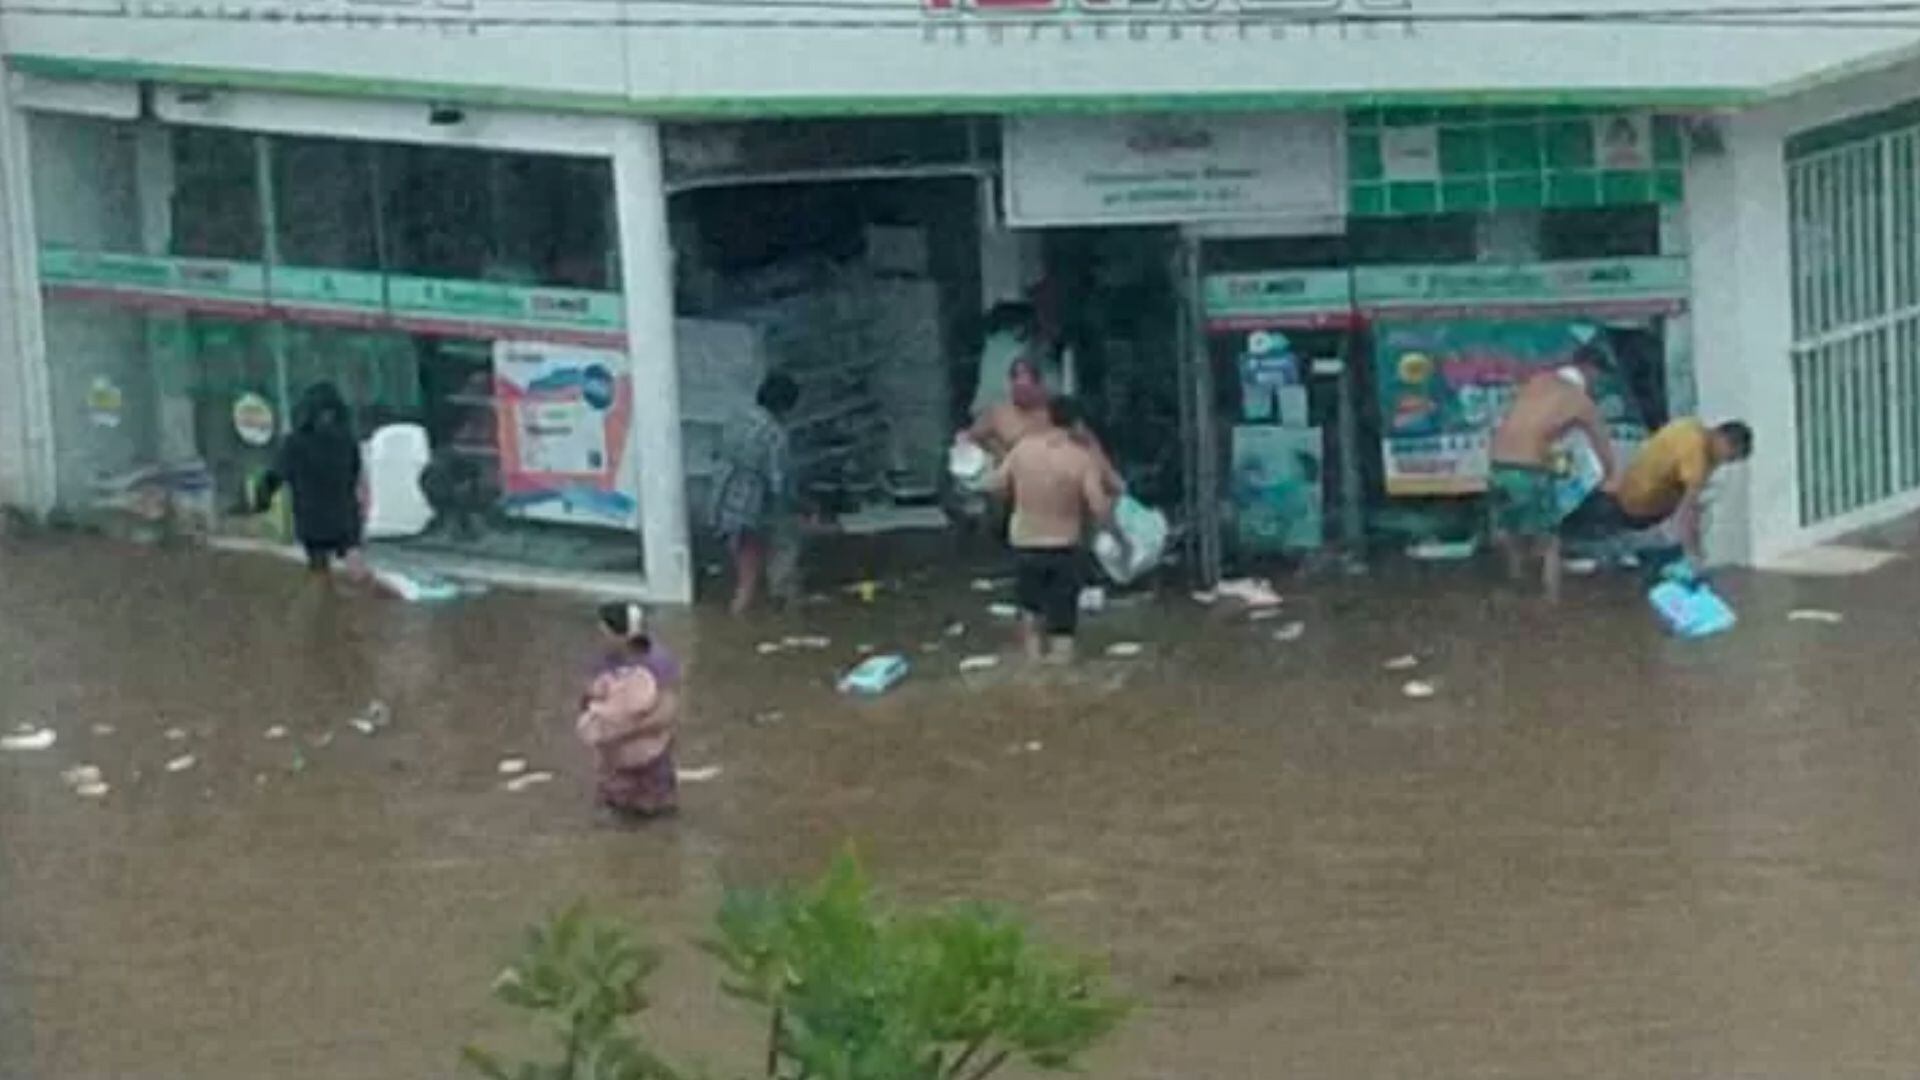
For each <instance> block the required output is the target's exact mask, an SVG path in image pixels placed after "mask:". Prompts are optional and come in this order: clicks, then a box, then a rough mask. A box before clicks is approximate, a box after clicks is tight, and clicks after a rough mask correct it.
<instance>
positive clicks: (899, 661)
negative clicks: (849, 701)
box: [840, 654, 907, 697]
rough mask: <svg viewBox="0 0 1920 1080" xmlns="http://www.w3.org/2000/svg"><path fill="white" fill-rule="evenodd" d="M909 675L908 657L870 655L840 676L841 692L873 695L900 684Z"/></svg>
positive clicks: (866, 695)
mask: <svg viewBox="0 0 1920 1080" xmlns="http://www.w3.org/2000/svg"><path fill="white" fill-rule="evenodd" d="M906 677H907V658H906V657H904V656H900V655H897V654H889V655H886V656H869V657H867V658H866V659H865V660H862V661H861V662H860V663H859V664H857V665H855V666H854V669H853V670H852V671H849V672H847V673H846V674H845V675H843V676H841V678H840V692H841V693H843V694H860V695H862V696H865V697H873V696H876V695H879V694H884V693H886V692H887V691H889V690H891V689H893V688H894V687H896V686H898V685H900V680H902V679H904V678H906Z"/></svg>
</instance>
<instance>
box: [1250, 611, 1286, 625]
mask: <svg viewBox="0 0 1920 1080" xmlns="http://www.w3.org/2000/svg"><path fill="white" fill-rule="evenodd" d="M1281 614H1282V612H1281V610H1280V609H1279V608H1277V607H1269V608H1256V609H1254V610H1253V611H1250V612H1248V613H1247V621H1248V622H1256V623H1262V622H1272V621H1273V620H1274V619H1277V618H1279V617H1280V616H1281Z"/></svg>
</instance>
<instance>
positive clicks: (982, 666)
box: [960, 655, 1000, 675]
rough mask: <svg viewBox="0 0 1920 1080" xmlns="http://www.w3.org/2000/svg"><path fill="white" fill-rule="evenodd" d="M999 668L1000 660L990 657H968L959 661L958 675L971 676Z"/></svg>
mask: <svg viewBox="0 0 1920 1080" xmlns="http://www.w3.org/2000/svg"><path fill="white" fill-rule="evenodd" d="M999 666H1000V658H999V657H997V656H991V655H982V656H969V657H967V658H966V659H965V660H962V661H960V674H962V675H971V674H973V673H975V672H980V671H992V670H993V669H994V668H997V667H999Z"/></svg>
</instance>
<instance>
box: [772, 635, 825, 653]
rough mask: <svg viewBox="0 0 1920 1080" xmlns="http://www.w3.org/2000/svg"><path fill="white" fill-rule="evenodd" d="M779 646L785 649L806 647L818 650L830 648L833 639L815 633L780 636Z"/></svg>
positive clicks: (814, 650)
mask: <svg viewBox="0 0 1920 1080" xmlns="http://www.w3.org/2000/svg"><path fill="white" fill-rule="evenodd" d="M780 646H781V648H785V649H808V650H811V651H813V652H819V651H820V650H822V649H830V648H832V647H833V639H832V638H829V637H820V636H819V635H817V634H808V635H800V636H796V637H788V638H782V639H781V641H780Z"/></svg>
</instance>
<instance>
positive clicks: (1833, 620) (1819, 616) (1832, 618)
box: [1787, 608, 1847, 626]
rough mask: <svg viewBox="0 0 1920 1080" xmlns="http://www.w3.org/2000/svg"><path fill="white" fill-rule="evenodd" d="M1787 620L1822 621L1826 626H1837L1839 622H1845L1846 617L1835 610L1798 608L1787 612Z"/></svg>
mask: <svg viewBox="0 0 1920 1080" xmlns="http://www.w3.org/2000/svg"><path fill="white" fill-rule="evenodd" d="M1787 621H1788V622H1810V623H1824V624H1826V625H1827V626H1838V625H1840V624H1841V623H1843V622H1846V621H1847V617H1846V616H1845V615H1842V614H1840V613H1839V612H1837V611H1822V610H1821V609H1819V608H1800V609H1799V610H1797V611H1794V612H1792V613H1791V614H1789V615H1788V616H1787Z"/></svg>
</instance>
